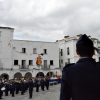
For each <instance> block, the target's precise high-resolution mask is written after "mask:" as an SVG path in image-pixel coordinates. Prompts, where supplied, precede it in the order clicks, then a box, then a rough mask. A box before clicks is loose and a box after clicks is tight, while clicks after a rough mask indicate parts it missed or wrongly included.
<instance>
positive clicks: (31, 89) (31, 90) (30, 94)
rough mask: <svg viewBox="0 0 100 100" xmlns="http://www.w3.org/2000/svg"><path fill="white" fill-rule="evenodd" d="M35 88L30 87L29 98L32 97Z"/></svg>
mask: <svg viewBox="0 0 100 100" xmlns="http://www.w3.org/2000/svg"><path fill="white" fill-rule="evenodd" d="M32 93H33V88H29V98H32Z"/></svg>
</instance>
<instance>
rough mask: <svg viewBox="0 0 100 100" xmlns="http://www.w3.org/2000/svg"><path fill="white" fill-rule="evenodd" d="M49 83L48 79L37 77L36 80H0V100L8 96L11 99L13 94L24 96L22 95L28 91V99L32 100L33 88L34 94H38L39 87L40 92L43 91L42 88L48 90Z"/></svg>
mask: <svg viewBox="0 0 100 100" xmlns="http://www.w3.org/2000/svg"><path fill="white" fill-rule="evenodd" d="M49 81H50V77H38V78H27V79H25V78H23V77H22V78H15V79H11V80H7V79H0V99H2V96H3V95H5V96H8V95H9V94H11V95H12V97H14V96H15V94H16V95H17V94H19V93H20V94H21V95H24V93H25V92H26V91H27V90H28V91H29V98H30V99H31V98H32V94H33V88H34V87H35V88H36V92H39V87H41V90H42V91H44V87H46V89H47V90H49Z"/></svg>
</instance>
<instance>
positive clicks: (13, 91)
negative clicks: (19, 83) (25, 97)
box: [12, 88, 14, 97]
mask: <svg viewBox="0 0 100 100" xmlns="http://www.w3.org/2000/svg"><path fill="white" fill-rule="evenodd" d="M12 97H14V88H12Z"/></svg>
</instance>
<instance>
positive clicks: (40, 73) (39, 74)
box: [36, 72, 44, 77]
mask: <svg viewBox="0 0 100 100" xmlns="http://www.w3.org/2000/svg"><path fill="white" fill-rule="evenodd" d="M39 76H42V77H44V73H43V72H38V73H37V75H36V77H39Z"/></svg>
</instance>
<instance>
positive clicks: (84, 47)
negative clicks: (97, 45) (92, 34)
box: [76, 34, 94, 57]
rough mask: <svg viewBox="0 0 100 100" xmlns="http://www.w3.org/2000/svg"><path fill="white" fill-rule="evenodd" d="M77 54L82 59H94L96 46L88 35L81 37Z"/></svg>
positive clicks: (77, 45)
mask: <svg viewBox="0 0 100 100" xmlns="http://www.w3.org/2000/svg"><path fill="white" fill-rule="evenodd" d="M76 53H77V55H79V56H80V57H92V56H93V54H94V46H93V42H92V40H91V39H89V38H88V36H87V35H85V34H84V35H81V36H80V38H79V39H78V41H77V43H76Z"/></svg>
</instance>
